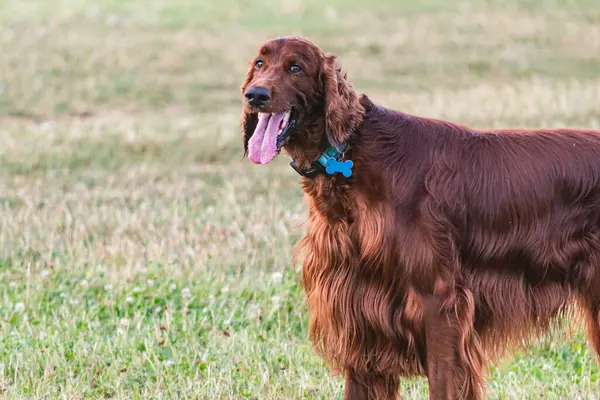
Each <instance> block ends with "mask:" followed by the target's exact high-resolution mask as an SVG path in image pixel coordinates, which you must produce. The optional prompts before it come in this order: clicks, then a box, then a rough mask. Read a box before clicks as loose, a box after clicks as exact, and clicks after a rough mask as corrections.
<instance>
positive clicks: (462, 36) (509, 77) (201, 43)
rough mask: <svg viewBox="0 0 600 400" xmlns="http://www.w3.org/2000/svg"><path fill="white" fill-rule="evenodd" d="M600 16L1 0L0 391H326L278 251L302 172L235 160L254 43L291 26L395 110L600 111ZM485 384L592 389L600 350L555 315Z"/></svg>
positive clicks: (514, 121) (539, 391)
mask: <svg viewBox="0 0 600 400" xmlns="http://www.w3.org/2000/svg"><path fill="white" fill-rule="evenodd" d="M599 22H600V6H599V5H598V3H597V2H596V1H594V0H580V1H575V0H572V1H567V0H548V1H541V0H540V1H535V0H508V1H503V2H501V1H493V0H472V1H467V0H459V1H456V2H452V3H450V2H446V1H442V0H427V1H424V2H419V1H417V0H408V1H403V2H396V1H394V0H372V1H369V2H368V4H367V3H365V2H363V1H358V0H349V1H341V0H334V1H331V2H328V5H323V2H322V1H317V0H305V1H288V0H254V1H248V0H242V1H233V0H224V1H223V2H221V3H218V2H208V1H206V2H204V1H191V0H176V1H173V0H170V1H167V0H154V1H151V2H150V1H141V0H138V1H133V0H130V1H117V0H97V1H84V0H73V1H69V2H67V1H64V0H45V1H41V0H36V1H34V0H31V1H15V0H0V49H1V56H0V129H1V134H2V136H1V137H2V146H1V147H0V398H1V399H29V398H35V399H50V398H51V399H54V398H60V399H82V398H86V399H87V398H118V399H138V398H140V399H142V398H143V399H150V398H153V399H163V398H203V399H204V398H206V399H208V398H210V399H229V398H234V399H241V398H255V399H287V398H294V399H296V398H307V399H313V398H314V399H321V398H323V399H325V398H327V399H330V398H341V395H342V391H343V388H342V383H343V382H342V380H341V379H340V378H339V377H332V376H331V375H330V373H329V371H328V370H327V368H326V367H325V365H324V364H323V362H322V361H321V360H320V359H319V358H318V357H317V356H316V355H315V354H314V352H313V351H312V349H311V347H310V344H309V342H308V340H307V337H306V336H307V335H306V331H307V329H306V328H307V326H306V324H307V317H306V309H305V306H304V297H303V293H302V290H301V288H300V286H299V281H298V278H299V277H298V276H297V275H296V274H295V273H294V271H293V266H292V264H291V249H292V246H293V244H294V243H295V242H296V241H297V240H298V238H299V237H300V235H301V234H302V233H303V223H304V220H305V217H306V209H305V205H304V203H303V201H302V194H301V191H300V188H299V185H298V178H297V175H295V173H294V172H293V170H291V169H290V168H289V167H288V166H287V161H286V160H285V159H284V158H283V157H282V158H279V159H277V160H276V162H275V163H274V164H272V165H270V166H268V167H256V166H251V164H249V163H248V162H247V161H244V162H242V161H241V156H242V151H241V144H240V138H239V131H238V126H239V115H240V101H241V100H240V97H241V96H240V92H239V86H240V84H241V82H242V79H243V75H244V73H245V70H246V65H247V64H246V63H247V61H248V60H249V58H250V57H251V56H252V55H253V54H254V51H255V50H256V48H257V46H258V45H259V44H260V43H262V42H263V41H264V40H266V39H268V38H270V37H273V36H279V35H290V34H302V35H306V36H308V37H310V38H312V39H314V40H316V41H317V42H318V43H319V44H321V45H322V46H323V47H324V48H325V49H326V50H327V51H331V52H335V53H337V54H338V55H339V57H340V59H341V61H342V63H343V65H344V67H345V69H346V70H347V71H348V72H349V75H350V77H351V79H352V80H353V81H354V82H355V85H356V86H357V88H358V89H359V90H360V91H363V92H366V93H368V94H369V95H370V97H371V98H372V99H374V100H375V101H377V102H379V103H382V104H385V105H387V106H390V107H395V108H399V109H402V110H404V111H407V112H411V113H416V114H420V115H424V116H431V117H436V118H444V119H450V120H452V121H455V122H458V123H461V124H466V125H471V126H474V127H515V126H520V127H527V126H529V127H532V126H544V127H557V126H573V127H582V128H585V127H588V128H598V127H599V125H600V109H599V108H598V104H599V102H600V78H599V76H598V71H599V70H600V24H599ZM488 388H489V397H490V398H493V399H523V398H527V399H530V398H544V399H564V398H570V399H599V398H600V395H598V393H600V370H599V368H598V366H597V364H596V362H595V360H594V356H593V354H592V352H591V351H590V350H589V349H588V347H587V343H586V339H585V335H584V334H583V332H582V329H581V327H579V326H575V327H574V329H573V333H568V330H567V329H566V325H565V326H561V327H560V329H559V331H558V334H557V335H553V336H548V337H545V338H542V339H541V340H540V341H539V342H538V343H537V344H536V345H535V346H534V347H533V348H532V349H531V350H530V351H529V352H522V353H517V354H515V355H514V357H512V358H509V359H507V360H506V361H504V362H503V363H502V364H500V365H498V366H495V367H494V368H493V370H492V374H491V377H490V380H489V382H488ZM426 390H427V385H426V382H425V381H424V380H411V381H405V382H403V387H402V392H403V395H404V398H408V399H424V398H427V394H426V393H427V392H426Z"/></svg>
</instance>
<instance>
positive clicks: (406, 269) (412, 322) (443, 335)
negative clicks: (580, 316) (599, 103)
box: [242, 38, 600, 399]
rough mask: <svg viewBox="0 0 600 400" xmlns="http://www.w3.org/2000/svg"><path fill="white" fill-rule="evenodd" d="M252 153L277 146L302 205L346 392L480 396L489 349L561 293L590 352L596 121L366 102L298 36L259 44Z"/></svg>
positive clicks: (318, 295) (246, 129) (317, 313)
mask: <svg viewBox="0 0 600 400" xmlns="http://www.w3.org/2000/svg"><path fill="white" fill-rule="evenodd" d="M242 91H243V94H244V96H245V99H246V101H245V104H244V111H243V115H242V125H243V127H242V129H243V140H244V149H245V151H246V154H248V156H249V158H250V159H251V160H252V161H253V162H255V163H260V164H266V163H269V162H270V161H271V160H272V159H273V158H274V157H275V156H276V155H277V154H278V153H279V151H280V149H282V148H283V149H284V150H285V151H286V152H287V153H288V154H289V155H290V156H291V157H292V159H293V161H292V166H293V167H294V168H295V169H296V171H298V172H299V173H300V175H302V176H303V177H302V179H301V183H302V187H303V189H304V191H305V193H306V199H307V201H308V203H309V206H310V212H309V228H308V232H307V235H306V236H305V237H304V238H303V239H302V242H301V245H302V246H303V248H304V249H305V250H306V257H305V260H304V264H303V283H304V287H305V290H306V294H307V297H308V305H309V308H310V337H311V339H312V341H313V344H314V345H315V348H316V349H317V350H318V351H319V353H320V354H321V355H322V356H323V357H324V358H325V359H326V360H327V361H328V362H329V363H330V365H332V366H334V367H335V368H339V369H340V370H342V371H344V372H345V374H346V388H345V397H346V398H347V399H350V398H351V399H367V398H369V399H371V398H372V399H394V398H397V396H398V391H399V379H400V377H402V376H404V377H406V376H419V375H424V376H426V377H427V378H428V381H429V392H430V397H431V398H432V399H456V398H460V399H480V398H483V397H485V396H484V392H485V391H484V382H483V378H484V375H485V372H486V370H487V364H488V359H489V358H490V357H494V356H497V355H499V354H501V352H502V351H503V350H505V349H509V348H512V347H514V346H515V345H518V344H520V343H521V342H522V341H523V340H526V339H528V338H531V337H534V336H535V335H537V334H540V333H543V332H545V331H546V330H547V329H548V328H549V327H550V325H551V323H552V322H553V321H554V319H555V318H556V317H558V316H560V315H561V313H562V312H564V311H565V310H566V309H567V306H568V305H570V304H573V303H574V304H576V305H579V306H580V309H581V310H583V312H584V315H585V317H586V320H587V325H588V330H589V337H590V340H591V343H592V346H593V348H594V350H595V351H596V353H599V352H600V132H595V131H581V130H569V129H561V130H536V131H525V130H523V131H507V130H501V131H486V132H482V131H475V130H472V129H469V128H466V127H462V126H457V125H455V124H452V123H448V122H443V121H437V120H432V119H426V118H419V117H415V116H412V115H407V114H404V113H400V112H397V111H393V110H389V109H386V108H384V107H382V106H379V105H376V104H374V103H373V102H372V101H371V100H369V99H368V98H367V97H366V96H364V95H361V96H358V95H357V94H356V93H355V91H354V90H353V88H352V86H351V84H350V83H349V82H348V80H347V79H346V76H345V74H343V73H342V72H341V70H340V67H339V66H338V64H337V62H336V58H335V56H328V55H326V54H324V53H323V51H322V50H321V49H319V47H317V46H316V45H315V44H313V43H312V42H310V41H308V40H305V39H302V38H278V39H275V40H272V41H270V42H268V43H266V44H265V45H263V46H262V47H261V48H260V50H259V52H258V55H257V56H256V58H255V59H254V60H253V61H252V62H251V64H250V68H249V70H248V74H247V77H246V80H245V82H244V84H243V86H242Z"/></svg>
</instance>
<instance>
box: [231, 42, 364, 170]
mask: <svg viewBox="0 0 600 400" xmlns="http://www.w3.org/2000/svg"><path fill="white" fill-rule="evenodd" d="M241 89H242V93H243V96H244V106H243V112H242V136H243V142H244V151H245V154H248V156H249V158H250V160H251V161H252V162H254V163H256V164H267V163H269V162H271V161H272V160H273V159H274V158H275V157H276V156H277V154H279V152H280V150H281V148H284V149H285V150H286V151H287V152H288V153H289V154H290V155H291V156H292V157H293V158H296V159H300V160H301V162H303V163H308V164H310V163H311V162H313V161H314V160H315V159H316V158H317V157H318V155H319V154H320V151H322V150H323V149H324V148H326V147H328V146H339V145H341V144H342V143H344V142H345V141H346V139H347V138H348V135H349V134H350V132H351V131H352V130H353V129H354V128H355V127H356V125H357V124H358V123H359V122H360V121H361V119H362V115H363V112H364V111H363V108H362V106H361V105H360V102H359V100H358V96H357V95H356V93H355V91H354V89H353V88H352V85H351V84H350V82H348V81H347V79H346V76H345V75H344V74H343V73H342V72H341V68H340V67H339V65H338V63H337V58H336V57H335V56H333V55H326V54H325V53H324V52H323V51H322V50H321V49H320V48H319V47H318V46H317V45H315V44H314V43H312V42H311V41H309V40H306V39H303V38H298V37H285V38H277V39H274V40H271V41H269V42H267V43H265V44H264V45H262V46H261V47H260V49H259V51H258V54H257V55H256V57H254V59H253V60H252V61H251V62H250V66H249V68H248V73H247V74H246V79H245V81H244V83H243V84H242V87H241Z"/></svg>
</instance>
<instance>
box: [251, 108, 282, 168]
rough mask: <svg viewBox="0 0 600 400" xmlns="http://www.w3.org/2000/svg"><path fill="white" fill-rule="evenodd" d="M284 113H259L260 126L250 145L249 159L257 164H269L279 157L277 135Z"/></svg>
mask: <svg viewBox="0 0 600 400" xmlns="http://www.w3.org/2000/svg"><path fill="white" fill-rule="evenodd" d="M283 116H284V113H282V112H280V113H277V114H266V113H258V124H257V125H256V129H255V130H254V134H253V135H252V137H251V138H250V143H248V158H249V159H250V161H252V162H253V163H255V164H268V163H270V162H271V161H272V160H273V159H274V158H275V156H276V155H277V134H278V133H279V125H280V124H281V121H282V120H283Z"/></svg>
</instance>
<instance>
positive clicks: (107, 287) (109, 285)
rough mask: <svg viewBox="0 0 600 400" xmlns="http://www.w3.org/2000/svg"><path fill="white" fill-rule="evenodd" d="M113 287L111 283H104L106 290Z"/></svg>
mask: <svg viewBox="0 0 600 400" xmlns="http://www.w3.org/2000/svg"><path fill="white" fill-rule="evenodd" d="M112 288H113V285H111V284H110V283H107V284H106V285H104V290H106V291H107V292H109V291H111V290H112Z"/></svg>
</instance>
